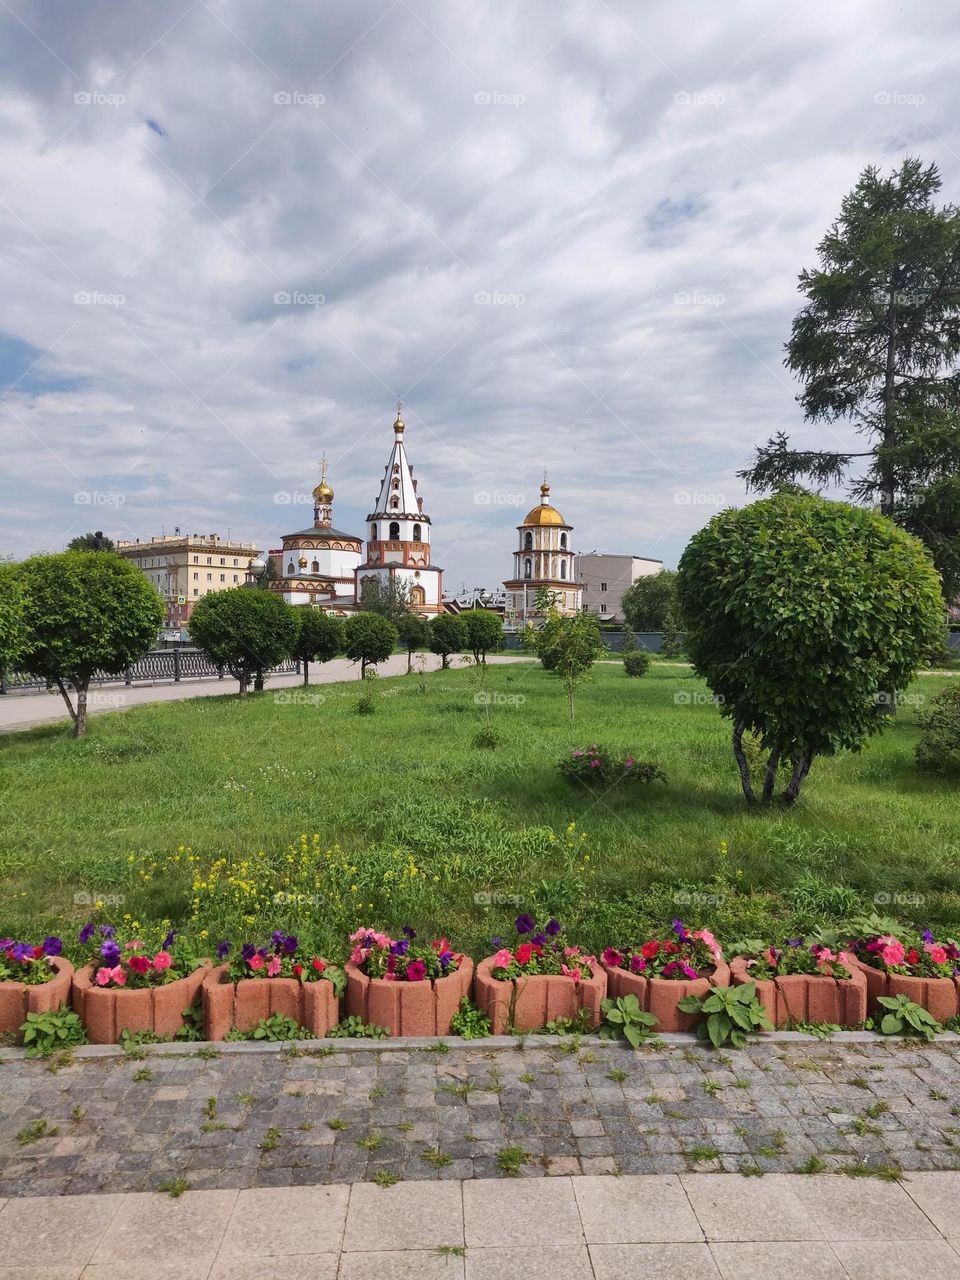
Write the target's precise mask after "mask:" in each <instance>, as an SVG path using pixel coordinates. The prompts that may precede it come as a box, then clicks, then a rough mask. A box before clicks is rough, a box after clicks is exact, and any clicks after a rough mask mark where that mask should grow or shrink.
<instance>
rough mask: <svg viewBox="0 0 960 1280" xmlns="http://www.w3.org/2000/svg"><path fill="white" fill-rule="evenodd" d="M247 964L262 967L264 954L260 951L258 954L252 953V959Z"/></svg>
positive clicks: (256, 967)
mask: <svg viewBox="0 0 960 1280" xmlns="http://www.w3.org/2000/svg"><path fill="white" fill-rule="evenodd" d="M247 964H248V965H249V966H250V968H251V969H262V968H263V956H262V955H260V953H259V952H258V953H257V954H256V955H252V956H251V957H250V959H249V960H248V961H247Z"/></svg>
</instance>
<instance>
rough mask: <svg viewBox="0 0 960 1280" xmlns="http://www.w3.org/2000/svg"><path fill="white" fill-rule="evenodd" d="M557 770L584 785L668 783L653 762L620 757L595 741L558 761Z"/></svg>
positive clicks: (572, 780)
mask: <svg viewBox="0 0 960 1280" xmlns="http://www.w3.org/2000/svg"><path fill="white" fill-rule="evenodd" d="M557 768H558V769H559V770H560V772H561V773H562V774H563V776H564V777H565V778H567V779H568V780H569V781H571V782H582V783H583V784H584V785H585V786H597V785H602V786H606V787H609V786H613V785H614V784H615V783H618V782H631V783H646V782H666V781H667V775H666V774H665V773H664V771H663V770H662V769H661V768H660V766H659V765H656V764H653V763H652V761H649V760H638V759H637V758H636V756H634V755H632V754H630V753H628V754H626V755H621V753H620V752H619V751H615V750H614V749H613V748H611V747H605V746H603V745H602V744H600V743H596V742H593V743H591V744H590V746H589V747H576V748H574V750H572V751H571V752H569V754H567V755H565V756H562V757H561V758H560V760H558V761H557Z"/></svg>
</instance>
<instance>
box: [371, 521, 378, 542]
mask: <svg viewBox="0 0 960 1280" xmlns="http://www.w3.org/2000/svg"><path fill="white" fill-rule="evenodd" d="M376 540H377V526H376V525H375V524H372V525H371V526H370V541H371V542H376Z"/></svg>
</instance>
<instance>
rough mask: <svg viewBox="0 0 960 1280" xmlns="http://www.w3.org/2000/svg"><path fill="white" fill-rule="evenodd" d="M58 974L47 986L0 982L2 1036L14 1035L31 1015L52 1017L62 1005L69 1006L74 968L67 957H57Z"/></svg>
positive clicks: (55, 965) (54, 959) (54, 962)
mask: <svg viewBox="0 0 960 1280" xmlns="http://www.w3.org/2000/svg"><path fill="white" fill-rule="evenodd" d="M52 964H53V967H54V969H56V971H57V974H56V977H54V978H49V979H48V980H47V981H46V982H35V983H28V982H13V981H11V982H0V1034H3V1035H7V1034H9V1033H11V1032H12V1033H13V1034H14V1035H15V1034H16V1033H17V1032H18V1031H19V1030H20V1028H21V1027H22V1026H23V1024H24V1022H26V1020H27V1014H28V1013H49V1012H50V1010H56V1009H59V1008H60V1006H61V1005H65V1006H66V1007H69V1005H70V984H71V983H72V982H73V965H72V964H71V963H70V961H69V960H67V959H66V957H65V956H54V957H53V958H52Z"/></svg>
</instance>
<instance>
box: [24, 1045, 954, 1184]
mask: <svg viewBox="0 0 960 1280" xmlns="http://www.w3.org/2000/svg"><path fill="white" fill-rule="evenodd" d="M236 1047H237V1048H242V1049H252V1048H254V1046H236ZM256 1048H258V1049H259V1046H256ZM169 1050H175V1052H169ZM144 1052H146V1053H147V1056H146V1057H144V1058H142V1059H137V1058H132V1057H130V1056H126V1057H117V1056H111V1057H82V1056H81V1057H77V1058H76V1059H75V1061H74V1062H73V1064H72V1065H67V1066H63V1067H60V1068H59V1069H57V1070H55V1071H52V1070H50V1068H49V1066H48V1065H47V1064H45V1063H43V1062H36V1061H33V1062H28V1061H24V1060H23V1059H16V1058H11V1057H8V1059H7V1061H6V1062H5V1063H4V1064H3V1065H2V1066H0V1196H38V1195H60V1194H64V1193H65V1194H68V1195H74V1194H80V1193H86V1192H93V1191H101V1192H103V1191H106V1192H114V1191H116V1192H126V1191H147V1190H155V1189H156V1188H157V1187H158V1186H159V1185H160V1184H161V1183H164V1182H167V1181H169V1180H171V1179H174V1178H177V1177H182V1178H185V1179H186V1180H187V1181H188V1182H189V1183H190V1185H191V1186H192V1187H194V1188H198V1189H204V1188H205V1189H238V1188H240V1189H242V1188H251V1187H276V1186H299V1185H308V1184H313V1183H322V1182H331V1183H343V1182H362V1181H370V1180H372V1179H374V1178H375V1177H376V1176H377V1175H378V1173H380V1171H381V1170H385V1171H386V1172H387V1174H392V1175H396V1176H397V1177H398V1178H400V1179H403V1180H404V1181H410V1180H413V1179H416V1180H425V1179H441V1180H445V1179H451V1180H452V1179H466V1178H496V1177H498V1176H501V1175H502V1174H503V1173H504V1172H506V1170H507V1169H509V1168H512V1167H514V1166H515V1167H516V1170H517V1172H518V1173H519V1175H520V1176H522V1177H542V1176H544V1175H547V1176H550V1175H568V1174H600V1173H614V1174H615V1173H623V1174H639V1173H657V1174H676V1173H681V1172H690V1171H695V1172H698V1173H710V1172H720V1171H730V1172H733V1171H741V1172H744V1171H745V1172H750V1173H759V1172H763V1173H796V1172H799V1171H809V1172H836V1171H844V1172H854V1173H856V1172H858V1171H860V1172H862V1171H863V1166H866V1168H867V1169H869V1170H870V1171H872V1172H875V1173H883V1172H884V1171H885V1170H887V1171H891V1170H896V1169H903V1170H958V1169H960V1070H958V1059H960V1040H957V1039H954V1038H951V1040H949V1041H942V1042H940V1043H939V1044H937V1043H935V1044H933V1045H927V1044H925V1043H922V1044H920V1045H916V1046H915V1045H904V1044H901V1043H897V1044H888V1043H878V1042H876V1041H870V1042H865V1043H850V1042H846V1043H842V1044H841V1043H837V1042H817V1041H809V1040H805V1041H778V1042H772V1041H771V1042H767V1043H760V1044H757V1045H751V1047H750V1048H748V1049H746V1050H744V1051H740V1052H737V1051H731V1052H730V1053H729V1054H716V1053H712V1052H710V1051H707V1050H704V1049H701V1048H698V1047H697V1048H694V1047H687V1046H685V1045H670V1046H668V1047H666V1048H663V1049H660V1050H656V1049H652V1048H644V1049H642V1050H641V1051H640V1052H638V1053H633V1052H631V1051H629V1050H627V1049H626V1048H625V1047H624V1046H622V1045H620V1044H610V1043H607V1042H603V1041H596V1040H586V1039H585V1040H583V1041H581V1042H580V1043H579V1045H576V1044H571V1045H569V1046H565V1045H563V1044H562V1043H560V1042H557V1043H556V1044H553V1043H550V1044H549V1045H546V1046H544V1045H543V1043H542V1041H540V1042H539V1043H537V1044H536V1045H533V1044H529V1043H528V1044H527V1045H525V1046H511V1047H508V1048H491V1047H489V1046H488V1047H484V1044H483V1042H474V1043H473V1044H471V1045H469V1046H464V1047H459V1046H458V1047H454V1048H451V1049H450V1050H449V1052H446V1053H442V1052H438V1051H437V1049H436V1046H430V1047H424V1048H403V1049H401V1048H399V1047H397V1048H388V1049H382V1050H381V1049H375V1048H373V1047H368V1048H364V1049H354V1048H346V1049H343V1048H332V1047H330V1046H323V1047H322V1048H321V1049H319V1051H318V1050H316V1049H312V1050H311V1049H301V1050H299V1051H298V1050H296V1049H295V1050H293V1051H292V1052H291V1051H288V1050H284V1051H282V1052H240V1053H236V1052H227V1053H224V1054H222V1055H220V1056H216V1057H210V1056H200V1055H198V1054H197V1053H196V1052H195V1051H192V1050H191V1049H190V1048H189V1047H188V1046H183V1047H182V1048H181V1047H180V1046H173V1045H170V1046H161V1047H160V1049H159V1050H154V1051H144ZM208 1052H209V1051H207V1050H201V1051H200V1053H201V1054H206V1053H208ZM38 1131H39V1132H40V1136H35V1135H37V1134H38ZM380 1176H381V1177H383V1176H384V1175H383V1174H381V1175H380Z"/></svg>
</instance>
